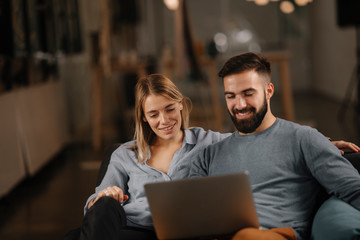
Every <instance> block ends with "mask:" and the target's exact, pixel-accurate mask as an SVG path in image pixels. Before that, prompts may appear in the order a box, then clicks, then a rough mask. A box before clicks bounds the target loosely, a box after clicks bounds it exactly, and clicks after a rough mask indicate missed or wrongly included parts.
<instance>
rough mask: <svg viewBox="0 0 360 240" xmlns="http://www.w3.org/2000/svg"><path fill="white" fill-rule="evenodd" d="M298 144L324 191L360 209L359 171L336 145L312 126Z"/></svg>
mask: <svg viewBox="0 0 360 240" xmlns="http://www.w3.org/2000/svg"><path fill="white" fill-rule="evenodd" d="M300 144H301V150H302V152H303V154H304V159H305V162H306V165H307V166H308V168H309V170H310V172H311V174H312V175H313V176H314V177H315V178H316V180H317V181H318V182H319V183H320V184H321V185H322V186H323V187H324V188H325V189H326V191H327V193H329V194H331V195H335V196H336V197H338V198H340V199H342V200H344V201H345V202H348V203H349V204H351V205H352V206H354V207H355V208H357V209H359V210H360V175H359V173H358V171H357V170H356V169H355V168H354V167H353V166H352V164H351V163H350V162H349V161H348V160H347V159H346V158H344V157H343V156H342V155H341V153H340V151H339V149H337V148H336V147H335V146H334V145H333V144H332V143H331V142H330V141H329V140H328V139H327V138H326V137H324V136H323V135H322V134H320V133H319V132H318V131H317V130H315V129H309V131H307V135H306V136H304V137H303V138H302V141H301V143H300Z"/></svg>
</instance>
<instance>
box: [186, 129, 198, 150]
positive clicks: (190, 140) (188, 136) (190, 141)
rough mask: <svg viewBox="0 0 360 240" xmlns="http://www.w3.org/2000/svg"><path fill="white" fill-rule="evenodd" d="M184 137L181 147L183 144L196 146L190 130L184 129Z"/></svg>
mask: <svg viewBox="0 0 360 240" xmlns="http://www.w3.org/2000/svg"><path fill="white" fill-rule="evenodd" d="M184 135H185V136H184V140H183V146H184V145H185V144H192V145H195V144H196V136H195V134H194V132H193V131H191V130H190V129H185V130H184Z"/></svg>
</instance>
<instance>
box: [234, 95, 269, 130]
mask: <svg viewBox="0 0 360 240" xmlns="http://www.w3.org/2000/svg"><path fill="white" fill-rule="evenodd" d="M267 110H268V106H267V101H266V98H265V97H264V104H263V106H262V107H261V108H260V110H259V111H258V112H256V109H255V108H254V107H250V108H246V109H243V110H238V109H233V110H232V111H231V112H232V114H231V113H230V112H229V114H230V117H231V120H232V121H233V123H234V125H235V127H236V129H237V130H238V131H239V132H241V133H252V132H254V131H255V130H256V129H257V128H258V127H259V126H260V124H261V123H262V121H263V120H264V117H265V115H266V113H267ZM247 111H250V112H252V113H255V114H254V115H253V116H252V117H249V118H247V119H242V120H238V119H237V118H236V113H243V112H247Z"/></svg>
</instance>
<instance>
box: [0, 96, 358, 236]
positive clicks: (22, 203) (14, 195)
mask: <svg viewBox="0 0 360 240" xmlns="http://www.w3.org/2000/svg"><path fill="white" fill-rule="evenodd" d="M294 100H295V110H296V121H297V122H300V123H303V124H306V125H311V126H313V127H316V128H317V129H318V130H319V131H320V132H322V133H323V134H324V135H326V136H329V137H331V138H333V139H345V140H348V141H352V142H355V143H357V144H360V138H359V129H358V126H359V125H360V124H359V121H358V119H356V118H357V115H356V114H354V112H353V107H352V106H350V107H349V109H347V110H346V111H345V114H342V115H341V117H340V119H342V121H339V117H338V114H339V111H340V109H342V110H345V109H344V108H341V104H340V103H339V102H336V101H331V100H329V99H326V98H324V97H320V96H316V95H311V94H299V95H295V99H294ZM278 105H279V104H278V100H277V98H276V97H275V98H274V99H273V103H272V106H273V112H274V113H275V114H276V115H281V109H279V108H277V107H276V106H278ZM226 118H227V116H226ZM230 124H231V123H230ZM229 128H231V125H229ZM103 153H104V151H103V150H101V151H99V152H95V151H93V150H92V148H91V147H90V146H87V145H86V144H73V145H69V146H67V147H65V148H64V149H63V151H62V152H61V153H59V154H58V155H57V156H56V157H55V158H54V159H53V160H52V161H51V162H50V163H49V164H48V165H47V166H46V167H44V168H43V169H42V170H41V171H40V172H39V173H38V174H37V175H36V176H34V177H33V178H31V179H26V180H25V181H23V182H22V183H20V184H19V185H18V186H17V187H16V188H15V189H14V190H13V191H12V192H11V193H10V194H9V195H7V196H6V197H4V198H2V199H1V200H0V239H1V240H56V239H63V237H64V235H65V234H66V232H67V231H68V230H70V229H72V228H75V227H77V226H79V224H80V223H81V219H82V217H83V205H84V203H85V201H86V199H87V197H88V196H89V195H90V194H91V193H92V192H93V191H94V187H95V182H96V177H97V171H98V168H99V166H100V161H101V159H102V156H103Z"/></svg>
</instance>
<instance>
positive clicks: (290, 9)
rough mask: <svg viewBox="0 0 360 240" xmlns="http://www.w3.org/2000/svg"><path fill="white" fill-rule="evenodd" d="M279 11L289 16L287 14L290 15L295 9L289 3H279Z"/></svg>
mask: <svg viewBox="0 0 360 240" xmlns="http://www.w3.org/2000/svg"><path fill="white" fill-rule="evenodd" d="M280 10H281V11H282V12H283V13H286V14H289V13H292V12H293V11H294V10H295V7H294V5H293V4H292V3H291V2H289V1H282V2H281V3H280Z"/></svg>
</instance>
